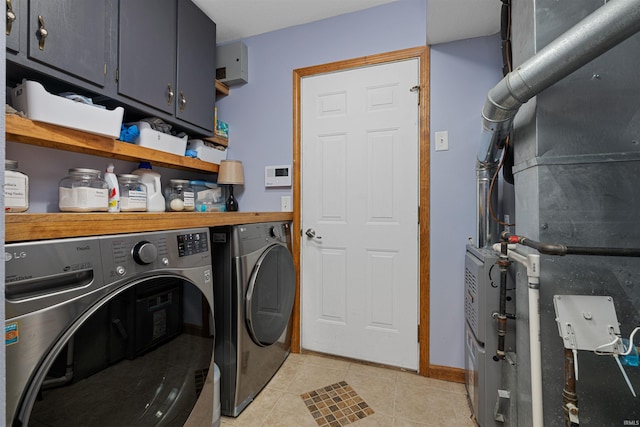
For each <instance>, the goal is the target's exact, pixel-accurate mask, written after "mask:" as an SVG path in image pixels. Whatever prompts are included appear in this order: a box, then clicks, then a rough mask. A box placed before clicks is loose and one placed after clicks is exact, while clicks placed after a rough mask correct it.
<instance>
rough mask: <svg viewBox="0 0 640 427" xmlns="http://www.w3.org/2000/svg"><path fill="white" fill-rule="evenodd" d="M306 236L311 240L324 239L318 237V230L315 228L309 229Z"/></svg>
mask: <svg viewBox="0 0 640 427" xmlns="http://www.w3.org/2000/svg"><path fill="white" fill-rule="evenodd" d="M304 234H306V235H307V237H308V238H310V239H318V240H320V239H322V237H321V236H316V230H314V229H313V228H307V231H305V232H304Z"/></svg>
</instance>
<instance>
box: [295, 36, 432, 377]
mask: <svg viewBox="0 0 640 427" xmlns="http://www.w3.org/2000/svg"><path fill="white" fill-rule="evenodd" d="M413 58H418V59H419V62H420V93H419V103H420V108H419V117H420V129H419V142H418V144H419V153H420V154H419V155H420V163H419V168H420V170H419V181H420V182H419V188H420V195H419V204H420V212H419V216H418V219H419V221H420V224H419V233H420V241H419V255H418V256H419V263H420V265H419V293H420V295H419V307H418V320H419V322H420V326H419V328H418V338H419V361H418V373H419V374H420V375H423V376H425V377H428V376H430V368H429V367H430V364H429V312H430V310H429V270H430V268H429V258H430V256H429V253H430V252H429V251H430V244H429V240H430V239H429V237H430V230H429V193H430V188H429V164H430V160H429V155H430V153H429V98H430V96H429V91H430V83H429V70H430V68H429V47H428V46H420V47H415V48H409V49H403V50H398V51H394V52H388V53H382V54H377V55H370V56H363V57H360V58H355V59H348V60H345V61H338V62H332V63H328V64H322V65H316V66H311V67H306V68H299V69H296V70H293V232H292V237H293V259H294V264H295V267H296V274H297V277H296V300H295V303H294V305H293V314H292V318H293V331H292V340H291V350H292V351H293V352H294V353H300V351H301V341H300V338H301V337H300V309H301V306H300V280H301V277H300V230H301V228H300V227H301V214H302V211H301V205H300V201H301V197H300V191H301V189H300V166H301V165H300V153H301V143H302V141H301V138H302V135H301V119H302V116H301V99H300V96H301V84H302V78H303V77H309V76H313V75H317V74H325V73H330V72H336V71H345V70H348V69H352V68H360V67H364V66H368V65H378V64H383V63H387V62H395V61H402V60H407V59H413ZM416 208H417V207H416Z"/></svg>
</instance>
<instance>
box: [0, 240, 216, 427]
mask: <svg viewBox="0 0 640 427" xmlns="http://www.w3.org/2000/svg"><path fill="white" fill-rule="evenodd" d="M5 313H6V321H5V349H6V368H7V369H6V371H7V375H6V408H7V410H6V420H5V422H6V425H7V426H10V425H13V426H23V425H29V424H30V425H49V426H65V427H69V426H89V425H99V426H113V427H121V426H125V425H136V426H160V425H162V426H176V427H177V426H183V425H203V424H202V423H203V420H204V419H205V418H206V419H207V421H206V423H205V424H206V425H213V426H217V425H218V424H219V423H220V419H219V415H216V414H214V413H213V411H214V408H215V407H216V403H215V398H216V396H215V390H214V363H213V348H214V339H213V333H212V332H213V331H212V330H213V326H212V324H213V320H212V318H211V317H212V314H213V289H212V277H211V254H210V242H209V230H208V229H207V228H200V229H188V230H175V231H163V232H149V233H136V234H121V235H111V236H100V237H87V238H72V239H56V240H45V241H34V242H27V243H12V244H7V245H5Z"/></svg>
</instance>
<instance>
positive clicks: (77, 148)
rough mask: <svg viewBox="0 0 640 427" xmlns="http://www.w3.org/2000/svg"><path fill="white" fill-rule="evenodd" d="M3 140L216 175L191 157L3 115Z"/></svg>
mask: <svg viewBox="0 0 640 427" xmlns="http://www.w3.org/2000/svg"><path fill="white" fill-rule="evenodd" d="M5 120H6V140H7V141H15V142H21V143H24V144H31V145H37V146H40V147H48V148H56V149H59V150H66V151H73V152H75V153H83V154H92V155H95V156H101V157H109V158H113V159H119V160H126V161H130V162H138V161H148V162H151V164H152V165H154V166H162V167H165V168H172V169H180V170H186V171H192V172H209V173H217V172H218V168H219V166H218V165H216V164H214V163H209V162H203V161H202V160H198V159H194V158H191V157H184V156H177V155H175V154H170V153H165V152H163V151H158V150H152V149H150V148H146V147H140V146H138V145H135V144H129V143H126V142H122V141H118V140H115V139H111V138H107V137H104V136H100V135H94V134H90V133H86V132H81V131H77V130H74V129H69V128H65V127H62V126H56V125H50V124H47V123H41V122H35V121H32V120H29V119H23V118H22V117H19V116H16V115H11V114H9V115H6V116H5Z"/></svg>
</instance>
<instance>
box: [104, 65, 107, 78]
mask: <svg viewBox="0 0 640 427" xmlns="http://www.w3.org/2000/svg"><path fill="white" fill-rule="evenodd" d="M104 76H105V77H107V64H106V63H105V64H104Z"/></svg>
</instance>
